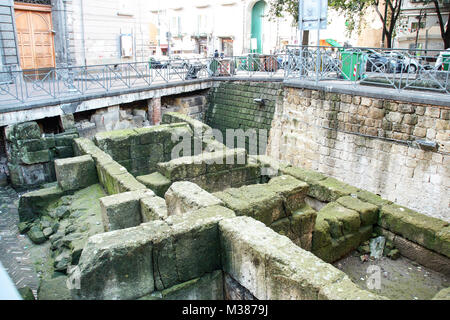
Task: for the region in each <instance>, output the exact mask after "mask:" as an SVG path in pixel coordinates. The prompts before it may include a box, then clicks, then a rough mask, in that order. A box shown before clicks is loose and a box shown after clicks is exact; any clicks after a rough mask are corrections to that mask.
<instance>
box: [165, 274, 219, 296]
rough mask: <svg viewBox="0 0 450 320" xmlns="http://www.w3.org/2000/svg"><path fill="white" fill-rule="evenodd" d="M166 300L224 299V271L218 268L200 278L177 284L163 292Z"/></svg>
mask: <svg viewBox="0 0 450 320" xmlns="http://www.w3.org/2000/svg"><path fill="white" fill-rule="evenodd" d="M161 298H162V299H164V300H222V299H223V277H222V271H221V270H216V271H214V272H211V273H207V274H205V275H204V276H202V277H200V278H195V279H192V280H189V281H187V282H183V283H180V284H177V285H175V286H173V287H170V288H168V289H165V290H163V291H162V292H161Z"/></svg>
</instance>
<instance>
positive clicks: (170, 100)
mask: <svg viewBox="0 0 450 320" xmlns="http://www.w3.org/2000/svg"><path fill="white" fill-rule="evenodd" d="M161 100H162V101H161V104H162V106H161V114H162V115H164V114H165V113H167V112H179V113H181V114H184V115H187V116H189V117H191V118H193V119H196V120H200V121H203V119H204V117H205V111H206V109H207V97H206V94H197V95H190V96H184V97H177V96H175V97H163V98H162V99H161Z"/></svg>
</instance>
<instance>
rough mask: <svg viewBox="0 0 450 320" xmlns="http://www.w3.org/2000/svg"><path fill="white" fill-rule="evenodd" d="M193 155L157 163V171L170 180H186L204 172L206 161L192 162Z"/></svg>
mask: <svg viewBox="0 0 450 320" xmlns="http://www.w3.org/2000/svg"><path fill="white" fill-rule="evenodd" d="M194 160H195V159H194V157H181V158H178V159H173V160H171V161H169V162H163V163H158V165H157V168H158V171H159V172H160V173H161V174H162V175H164V176H165V177H166V178H167V179H169V180H171V181H180V180H187V179H190V178H195V177H198V176H201V175H204V174H206V163H204V162H199V163H195V162H194Z"/></svg>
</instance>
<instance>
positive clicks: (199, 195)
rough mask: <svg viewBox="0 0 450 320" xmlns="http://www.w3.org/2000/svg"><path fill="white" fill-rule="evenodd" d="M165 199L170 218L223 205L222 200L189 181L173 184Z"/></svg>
mask: <svg viewBox="0 0 450 320" xmlns="http://www.w3.org/2000/svg"><path fill="white" fill-rule="evenodd" d="M164 198H165V199H166V203H167V211H168V214H169V216H170V215H178V214H183V213H185V212H188V211H192V210H195V209H199V208H203V207H209V206H214V205H222V204H223V203H222V201H221V200H220V199H218V198H217V197H215V196H213V195H212V194H210V193H209V192H207V191H205V190H203V189H202V188H200V187H199V186H198V185H196V184H195V183H192V182H189V181H179V182H174V183H172V185H171V186H170V188H169V189H168V190H167V192H166V193H165V195H164Z"/></svg>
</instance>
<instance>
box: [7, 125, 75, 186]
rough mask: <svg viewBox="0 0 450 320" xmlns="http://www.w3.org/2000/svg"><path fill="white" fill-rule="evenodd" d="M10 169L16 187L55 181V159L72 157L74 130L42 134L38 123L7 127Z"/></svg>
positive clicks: (12, 181)
mask: <svg viewBox="0 0 450 320" xmlns="http://www.w3.org/2000/svg"><path fill="white" fill-rule="evenodd" d="M5 133H6V140H7V148H8V151H7V154H8V169H9V174H10V179H11V183H12V185H13V186H14V187H16V188H28V187H32V186H37V185H41V184H43V183H46V182H52V181H55V179H56V177H55V169H54V160H55V159H60V158H69V157H73V155H74V152H73V147H72V143H73V139H75V138H77V137H78V133H77V132H76V130H75V129H68V130H66V131H65V132H64V133H59V134H45V135H42V133H41V130H40V128H39V125H38V124H37V123H36V122H24V123H19V124H16V125H12V126H8V127H6V129H5Z"/></svg>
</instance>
